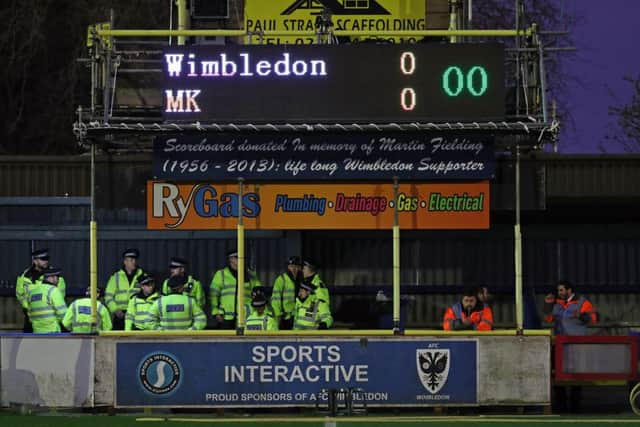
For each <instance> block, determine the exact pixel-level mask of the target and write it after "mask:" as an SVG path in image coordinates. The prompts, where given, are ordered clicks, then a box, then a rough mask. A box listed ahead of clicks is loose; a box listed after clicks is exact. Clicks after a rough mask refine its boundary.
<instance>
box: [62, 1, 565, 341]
mask: <svg viewBox="0 0 640 427" xmlns="http://www.w3.org/2000/svg"><path fill="white" fill-rule="evenodd" d="M186 2H187V0H177V1H176V6H177V9H178V16H177V18H178V19H177V22H178V29H177V30H173V29H169V30H164V29H158V30H142V29H113V23H114V16H113V11H111V19H110V25H109V27H108V28H107V27H105V26H101V25H96V26H93V27H92V28H91V29H90V36H89V42H88V46H89V47H90V58H89V59H88V60H87V59H85V60H84V61H85V62H89V63H90V68H91V106H90V117H89V118H88V120H87V119H86V118H85V117H83V111H82V108H79V109H78V121H77V122H76V123H75V124H74V132H75V133H76V135H77V138H78V141H79V143H80V145H82V146H87V145H90V149H91V223H90V239H91V242H90V248H91V265H90V271H91V288H92V300H93V302H94V303H93V306H94V309H93V318H94V319H95V288H96V285H97V270H96V268H97V267H96V264H97V262H96V260H97V252H96V248H97V224H96V221H95V154H96V145H97V144H99V143H100V142H104V141H107V139H110V138H112V137H113V136H114V135H116V134H118V135H119V134H128V135H145V136H148V135H154V134H159V133H165V132H256V131H265V132H274V131H275V132H278V131H295V132H325V131H345V132H360V131H407V132H411V131H415V132H420V131H428V130H437V131H443V132H447V131H459V130H465V131H466V130H469V131H478V132H492V133H501V134H509V135H514V136H516V138H515V143H514V144H509V147H507V148H508V149H510V150H511V151H512V153H513V154H514V156H515V167H516V182H515V190H514V192H515V195H514V196H515V198H516V216H515V224H514V241H515V247H514V260H515V264H516V276H515V289H516V311H517V329H518V331H520V332H522V331H523V307H522V249H521V239H522V237H521V231H520V188H519V186H520V176H519V171H520V167H519V166H520V157H521V152H522V149H537V148H540V147H541V146H542V145H543V144H544V143H545V142H549V141H551V142H555V140H556V139H557V135H558V133H559V123H558V122H557V121H556V120H555V117H552V118H549V114H548V108H547V106H546V103H547V99H546V95H545V91H546V80H545V78H544V75H541V73H544V52H545V48H544V47H543V46H542V44H541V42H540V39H539V38H538V29H537V27H536V26H535V25H533V26H531V27H529V28H522V27H521V26H522V24H523V20H524V4H523V2H522V0H515V10H516V17H515V22H516V25H515V29H508V30H472V29H461V28H463V27H464V26H465V25H466V26H468V27H469V28H471V25H472V17H471V14H470V12H471V1H469V2H468V5H467V6H465V5H464V3H465V2H451V26H450V29H449V30H425V31H387V32H380V31H376V32H371V33H370V36H372V37H373V36H387V37H389V36H396V37H448V38H449V40H450V41H451V42H452V43H455V42H457V41H458V39H460V40H468V39H470V38H472V37H514V38H515V49H514V50H513V51H510V53H511V54H513V55H515V57H514V58H512V60H514V61H515V64H516V67H515V84H516V86H515V112H514V113H515V114H514V115H512V116H511V117H510V118H509V119H508V120H507V121H504V122H500V123H494V122H487V123H371V124H341V123H335V124H324V123H310V124H305V123H300V124H289V123H273V124H234V123H208V124H201V123H162V122H160V121H159V120H154V117H148V116H146V117H135V116H131V115H130V113H129V112H127V116H126V117H121V116H118V115H117V114H116V116H114V115H113V99H114V90H115V87H116V77H117V72H118V70H119V68H120V64H121V63H123V64H127V63H129V64H134V68H124V69H122V70H121V72H141V73H149V72H157V71H158V69H157V68H156V69H154V68H135V67H140V64H142V65H144V64H153V63H154V60H155V61H159V58H158V55H159V54H160V53H161V51H159V50H154V51H146V50H132V49H125V50H118V47H117V45H116V40H115V39H114V38H120V37H122V38H135V37H145V38H148V37H174V36H175V37H177V38H178V44H179V45H183V44H185V41H186V39H185V38H186V37H193V36H225V37H226V36H230V37H234V36H245V37H248V41H249V43H252V42H253V37H254V36H257V37H258V38H259V40H261V39H262V38H263V37H265V36H279V35H288V36H307V37H309V36H314V37H316V39H317V41H318V43H323V42H324V43H331V42H332V41H333V40H334V39H335V37H339V36H358V35H360V34H358V33H354V32H349V31H339V30H334V29H333V27H331V26H329V28H328V29H318V30H317V31H315V32H286V33H283V32H259V33H255V32H254V33H252V32H247V31H245V30H213V29H200V30H191V29H188V28H187V27H188V11H187V5H186ZM465 7H467V8H468V10H466V12H467V15H468V18H467V19H465ZM134 43H135V42H134ZM134 43H131V44H120V47H123V46H129V47H131V46H134V47H135V46H136V45H135V44H134ZM130 56H133V58H130ZM136 64H137V65H136ZM521 66H522V67H521ZM521 82H524V85H523V89H524V91H523V94H524V99H523V100H521V92H520V83H521ZM528 82H533V83H534V85H533V86H530V85H529V83H528ZM529 92H530V94H529ZM99 94H101V95H102V96H101V97H100V96H98V95H99ZM530 98H532V99H533V102H532V105H531V109H530V106H529V99H530ZM99 100H100V101H101V102H98V101H99ZM98 105H102V111H99V109H98ZM117 112H118V111H117V110H116V113H117ZM112 122H116V123H113V124H112ZM518 136H523V137H522V138H521V137H518ZM532 140H533V141H536V142H535V143H534V144H531V143H530V141H532ZM523 141H527V143H526V144H522V142H523ZM521 145H524V146H525V147H521ZM239 187H240V191H242V183H241V182H240V183H239ZM243 236H244V228H243V225H242V222H241V220H240V221H239V224H238V249H239V265H238V268H239V271H244V265H243V264H244V246H243V240H244V239H243ZM399 239H400V236H399V230H398V229H397V226H395V227H394V233H393V240H394V254H393V258H394V271H395V270H396V269H397V270H398V271H399V269H400V265H399V258H400V257H399V250H400V248H399V246H400V245H399V244H396V240H397V241H398V243H399ZM396 261H398V262H396ZM396 276H398V277H396ZM396 278H397V279H398V280H396ZM399 286H400V283H399V275H398V274H394V296H395V297H397V296H398V294H399ZM238 289H239V296H238V299H239V300H241V299H242V297H243V294H242V293H241V292H240V289H241V287H238ZM394 299H396V300H397V299H398V298H394ZM241 317H242V316H241ZM399 318H400V313H399V301H396V303H395V304H394V314H393V319H394V326H395V327H394V329H395V330H396V332H400V331H399V327H398V325H399ZM239 320H240V321H239V324H238V333H239V334H242V332H243V323H244V319H239Z"/></svg>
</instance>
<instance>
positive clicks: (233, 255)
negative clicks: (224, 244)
mask: <svg viewBox="0 0 640 427" xmlns="http://www.w3.org/2000/svg"><path fill="white" fill-rule="evenodd" d="M227 263H228V264H229V268H231V269H232V270H233V271H238V251H235V250H233V251H230V252H228V253H227Z"/></svg>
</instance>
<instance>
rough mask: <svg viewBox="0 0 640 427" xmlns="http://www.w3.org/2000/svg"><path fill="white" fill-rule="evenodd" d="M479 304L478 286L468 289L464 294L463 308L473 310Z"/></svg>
mask: <svg viewBox="0 0 640 427" xmlns="http://www.w3.org/2000/svg"><path fill="white" fill-rule="evenodd" d="M477 304H478V292H477V290H476V288H471V289H468V290H467V291H466V292H465V293H464V294H462V308H463V309H464V310H465V311H472V310H473V309H474V308H476V305H477Z"/></svg>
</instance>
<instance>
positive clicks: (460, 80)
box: [442, 65, 489, 97]
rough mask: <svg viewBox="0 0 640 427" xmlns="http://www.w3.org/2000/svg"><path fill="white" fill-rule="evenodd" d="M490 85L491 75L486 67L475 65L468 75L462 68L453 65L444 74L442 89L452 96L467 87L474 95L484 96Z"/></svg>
mask: <svg viewBox="0 0 640 427" xmlns="http://www.w3.org/2000/svg"><path fill="white" fill-rule="evenodd" d="M488 87H489V75H488V74H487V70H486V69H485V68H484V67H481V66H479V65H476V66H473V67H471V68H470V69H469V71H467V73H466V76H465V73H464V71H463V70H462V68H460V67H458V66H455V65H452V66H451V67H449V68H447V69H446V70H445V71H444V74H442V89H443V90H444V92H445V93H446V94H447V95H448V96H451V97H456V96H458V95H460V94H461V93H462V91H463V90H464V89H465V88H466V89H467V91H468V92H469V93H470V94H471V95H473V96H482V95H484V94H485V93H486V92H487V88H488Z"/></svg>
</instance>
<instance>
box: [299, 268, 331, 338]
mask: <svg viewBox="0 0 640 427" xmlns="http://www.w3.org/2000/svg"><path fill="white" fill-rule="evenodd" d="M315 290H316V287H315V285H314V284H313V283H312V282H311V280H309V281H306V280H305V281H303V282H302V283H301V284H300V289H298V297H297V298H296V307H295V309H294V318H293V329H294V330H309V329H329V328H330V327H331V325H332V324H333V317H331V310H330V309H329V305H328V304H327V302H326V301H324V300H323V299H321V298H320V297H318V295H317V294H315V292H314V291H315Z"/></svg>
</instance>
